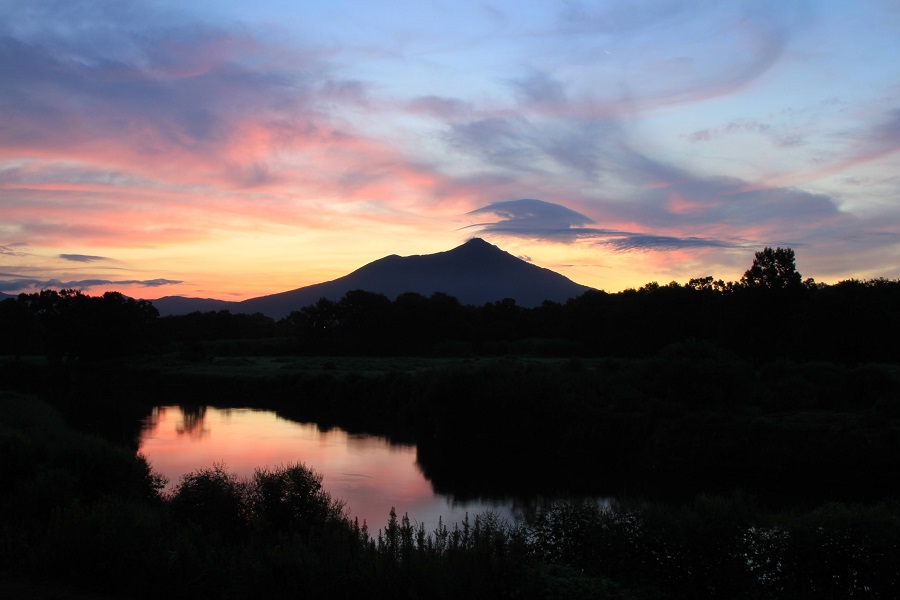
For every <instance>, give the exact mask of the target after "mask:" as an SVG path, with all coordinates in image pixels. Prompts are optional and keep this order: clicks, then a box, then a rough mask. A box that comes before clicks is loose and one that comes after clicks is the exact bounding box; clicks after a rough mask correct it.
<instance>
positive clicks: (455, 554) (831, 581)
mask: <svg viewBox="0 0 900 600" xmlns="http://www.w3.org/2000/svg"><path fill="white" fill-rule="evenodd" d="M0 443H2V447H3V452H2V454H0V456H2V458H0V466H2V472H3V474H4V476H3V478H2V482H3V486H2V488H0V508H2V510H0V527H2V531H3V536H2V540H3V543H2V546H0V561H2V563H0V570H2V571H4V572H5V573H7V574H9V575H10V576H11V577H13V578H14V580H16V581H21V582H27V586H26V588H27V589H39V590H44V589H51V590H75V591H76V592H77V594H73V597H84V596H86V597H88V598H92V597H100V596H101V595H107V594H109V595H112V596H113V597H116V598H149V597H158V596H159V594H160V593H164V594H165V595H166V596H167V597H172V598H196V597H198V596H205V597H222V598H249V597H260V596H264V597H267V598H289V597H290V598H294V597H297V596H298V595H305V596H307V597H324V596H326V595H327V596H328V597H337V598H342V597H348V598H349V597H359V595H362V594H365V595H367V596H369V597H387V596H390V597H392V598H418V597H423V596H427V597H434V598H461V597H466V598H497V597H520V598H555V597H566V598H647V599H651V598H700V597H714V598H770V597H791V598H819V597H850V596H854V595H860V594H863V595H866V596H867V597H873V598H890V597H896V593H897V591H898V589H900V570H898V568H897V565H898V564H900V550H898V547H897V543H896V542H897V539H900V507H898V505H897V502H896V501H889V500H888V501H879V502H874V503H864V504H863V503H841V502H838V503H835V502H826V503H822V504H819V505H817V506H814V507H801V506H797V507H794V508H792V509H789V510H780V511H771V510H768V509H765V508H764V507H761V506H759V505H758V504H757V503H756V501H755V500H754V499H753V498H752V497H750V496H747V495H740V494H738V495H731V496H707V495H700V496H696V497H695V498H693V499H692V500H690V501H687V502H681V503H668V504H662V503H652V502H650V503H647V502H643V503H637V504H634V505H628V506H626V505H622V506H618V507H613V509H605V508H602V507H598V506H596V505H584V504H563V505H558V506H555V507H551V508H549V509H547V510H545V511H542V512H541V513H540V514H537V515H534V516H533V517H532V518H531V519H530V520H529V521H528V522H527V523H525V524H524V525H510V524H509V523H505V522H502V521H498V520H497V519H496V518H495V517H493V516H491V515H489V514H485V515H478V516H474V515H473V516H472V518H471V519H470V520H468V521H466V522H464V523H461V524H458V525H455V526H451V527H438V528H437V529H436V530H434V531H425V530H424V529H420V528H416V527H415V526H413V525H411V524H410V521H409V520H407V519H405V518H404V517H403V516H400V515H390V516H389V517H386V524H385V525H384V526H382V527H381V528H379V529H378V530H376V529H375V528H374V527H372V528H370V529H368V530H366V529H362V528H360V527H359V525H358V524H355V523H351V522H349V521H347V520H346V519H343V518H342V517H341V516H340V512H339V502H337V499H331V498H330V497H328V496H327V495H323V494H322V491H321V488H320V487H318V486H317V485H316V482H317V480H316V476H315V474H314V473H311V472H309V471H307V470H304V469H300V468H296V467H287V468H285V469H281V470H276V471H267V472H262V473H260V474H258V475H257V476H255V477H254V478H253V479H252V480H240V479H237V478H235V477H233V476H231V475H230V474H229V473H228V472H227V470H226V469H222V468H210V469H201V470H200V471H197V472H195V473H194V474H192V475H191V476H189V477H188V478H186V479H185V480H184V481H182V482H181V484H180V485H179V487H178V488H177V489H176V490H175V492H173V494H171V495H167V496H160V495H159V493H158V492H159V489H160V488H159V481H158V480H157V479H154V477H153V476H152V473H150V472H149V470H148V469H147V468H146V463H144V462H143V461H142V460H141V459H140V458H139V457H135V456H134V455H133V454H131V453H129V452H128V451H123V450H124V449H122V448H121V447H117V446H114V445H111V444H109V443H108V442H104V441H102V440H98V439H97V438H95V437H92V436H87V435H85V434H83V433H79V432H76V431H74V430H71V429H70V428H69V427H67V426H66V425H65V423H64V422H63V420H62V419H61V417H60V416H59V415H58V414H57V413H56V412H55V411H53V410H52V409H50V408H49V407H47V406H45V405H44V404H43V403H42V402H41V401H39V400H37V399H36V398H34V397H33V396H31V397H30V396H24V395H18V394H10V393H2V394H0ZM305 507H306V508H305ZM308 507H319V508H318V509H317V510H312V511H311V510H309V508H308ZM31 582H37V584H38V587H37V588H33V587H32V585H33V584H32V583H31ZM45 586H50V587H45ZM95 595H96V596H95ZM61 597H68V596H61Z"/></svg>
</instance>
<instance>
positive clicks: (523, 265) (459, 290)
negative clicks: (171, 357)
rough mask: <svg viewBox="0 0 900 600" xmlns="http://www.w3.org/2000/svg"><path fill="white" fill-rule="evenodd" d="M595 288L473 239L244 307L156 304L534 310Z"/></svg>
mask: <svg viewBox="0 0 900 600" xmlns="http://www.w3.org/2000/svg"><path fill="white" fill-rule="evenodd" d="M589 289H591V288H589V287H587V286H584V285H580V284H578V283H575V282H574V281H572V280H571V279H568V278H567V277H564V276H562V275H560V274H559V273H556V272H554V271H551V270H550V269H544V268H542V267H538V266H535V265H532V264H530V263H528V262H526V261H524V260H522V259H519V258H516V257H515V256H513V255H511V254H509V253H508V252H505V251H503V250H501V249H500V248H498V247H497V246H494V245H493V244H489V243H488V242H486V241H484V240H482V239H480V238H473V239H471V240H469V241H468V242H466V243H465V244H463V245H461V246H458V247H456V248H454V249H452V250H448V251H446V252H438V253H436V254H424V255H414V256H398V255H396V254H392V255H390V256H385V257H384V258H381V259H378V260H376V261H373V262H371V263H369V264H367V265H365V266H363V267H360V268H359V269H357V270H355V271H353V272H352V273H349V274H348V275H344V276H343V277H339V278H337V279H335V280H333V281H326V282H324V283H317V284H314V285H309V286H306V287H302V288H298V289H296V290H291V291H288V292H281V293H278V294H271V295H269V296H260V297H258V298H250V299H249V300H244V301H242V302H225V301H220V300H209V299H199V298H181V297H173V296H169V297H166V298H160V299H159V300H154V301H153V305H154V306H156V308H157V310H159V312H160V314H162V315H167V314H185V313H187V312H192V311H195V310H201V311H202V310H221V309H223V308H224V309H226V310H229V311H231V312H233V313H256V312H261V313H263V314H265V315H267V316H270V317H273V318H275V319H280V318H282V317H285V316H287V315H288V314H290V313H291V312H292V311H295V310H299V309H300V308H302V307H304V306H308V305H310V304H315V303H316V302H317V301H318V300H319V299H320V298H328V299H329V300H339V299H340V298H342V297H343V296H344V295H345V294H346V293H347V292H349V291H352V290H365V291H367V292H375V293H379V294H384V295H385V296H387V297H388V298H390V299H391V300H393V299H395V298H396V297H397V296H399V295H400V294H403V293H405V292H415V293H418V294H421V295H423V296H431V295H432V294H434V293H435V292H442V293H445V294H448V295H450V296H454V297H455V298H457V299H458V300H459V301H460V302H461V303H462V304H471V305H476V306H481V305H483V304H486V303H488V302H496V301H498V300H503V299H504V298H512V299H514V300H515V301H516V304H518V305H520V306H525V307H533V306H538V305H540V304H541V303H542V302H543V301H545V300H552V301H555V302H565V301H566V300H567V299H569V298H574V297H575V296H578V295H580V294H582V293H584V292H586V291H587V290H589ZM204 306H210V308H204Z"/></svg>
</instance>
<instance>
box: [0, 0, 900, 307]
mask: <svg viewBox="0 0 900 600" xmlns="http://www.w3.org/2000/svg"><path fill="white" fill-rule="evenodd" d="M898 33H900V3H898V2H896V1H895V0H858V1H855V2H832V1H830V0H816V1H811V0H810V1H804V0H795V1H791V2H784V1H783V0H778V1H777V2H769V1H767V0H752V1H740V0H731V1H728V2H722V1H712V0H710V1H700V0H698V1H688V0H604V1H596V2H588V1H585V2H580V1H577V0H572V1H557V2H532V1H528V0H526V1H523V0H517V1H516V2H504V1H490V0H488V1H484V2H468V1H466V0H455V1H453V2H443V1H437V0H435V1H423V0H417V1H415V2H411V1H410V2H407V1H405V0H401V1H392V2H390V3H387V2H361V1H346V0H330V1H329V2H297V1H296V0H291V1H288V0H256V1H254V2H246V1H231V0H219V1H209V2H200V1H198V2H190V3H187V2H182V1H175V0H141V1H134V0H90V1H81V0H29V1H28V2H21V1H18V0H0V292H5V293H10V294H12V293H20V292H33V291H37V290H40V289H46V288H56V289H59V288H61V287H66V288H77V289H81V290H84V291H85V292H86V293H89V294H100V293H103V292H104V291H107V290H117V291H120V292H122V293H125V294H127V295H130V296H133V297H137V298H146V299H152V298H158V297H162V296H169V295H182V296H193V297H205V298H220V299H224V300H241V299H245V298H251V297H256V296H261V295H266V294H270V293H276V292H281V291H286V290H290V289H295V288H298V287H302V286H305V285H310V284H314V283H319V282H322V281H328V280H331V279H335V278H337V277H340V276H342V275H345V274H347V273H349V272H350V271H352V270H354V269H357V268H359V267H361V266H363V265H364V264H367V263H369V262H371V261H373V260H376V259H378V258H381V257H383V256H386V255H389V254H399V255H402V256H408V255H413V254H429V253H433V252H440V251H444V250H449V249H451V248H453V247H455V246H458V245H459V244H462V243H464V242H465V241H466V240H468V239H470V238H472V237H481V238H484V239H486V240H487V241H489V242H491V243H493V244H495V245H497V246H499V247H500V248H502V249H504V250H506V251H508V252H510V253H511V254H513V255H515V256H519V257H521V258H523V259H525V260H528V261H531V262H532V263H534V264H537V265H539V266H542V267H546V268H549V269H553V270H555V271H557V272H559V273H562V274H563V275H566V276H567V277H569V278H571V279H573V280H575V281H577V282H579V283H582V284H585V285H589V286H593V287H596V288H599V289H604V290H607V291H610V292H614V291H618V290H622V289H626V288H629V287H635V288H636V287H640V286H642V285H644V284H646V283H648V282H651V281H657V282H659V283H661V284H665V283H668V282H670V281H678V282H681V283H686V282H687V281H688V280H689V279H691V278H694V277H704V276H707V275H712V276H714V277H716V278H717V279H718V278H721V279H724V280H726V281H728V280H737V279H739V278H740V277H741V275H742V273H743V272H744V271H745V270H746V269H747V268H749V267H750V265H751V264H752V261H753V255H754V252H756V251H759V250H761V249H762V248H763V247H766V246H772V247H775V246H782V247H784V246H789V247H791V248H793V249H794V251H795V253H796V256H797V268H798V270H799V271H800V272H801V274H802V275H803V277H804V278H807V277H813V278H814V279H815V280H816V281H820V282H826V283H835V282H837V281H840V280H844V279H849V278H859V279H863V278H871V277H888V278H897V277H900V194H898V191H900V60H897V57H900V35H898Z"/></svg>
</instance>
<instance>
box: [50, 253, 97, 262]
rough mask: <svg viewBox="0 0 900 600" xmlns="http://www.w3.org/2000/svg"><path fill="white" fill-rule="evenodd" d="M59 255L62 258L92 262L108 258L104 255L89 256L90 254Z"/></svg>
mask: <svg viewBox="0 0 900 600" xmlns="http://www.w3.org/2000/svg"><path fill="white" fill-rule="evenodd" d="M59 257H60V258H61V259H63V260H69V261H72V262H82V263H92V262H97V261H98V260H109V259H108V258H106V257H105V256H91V255H90V254H60V255H59Z"/></svg>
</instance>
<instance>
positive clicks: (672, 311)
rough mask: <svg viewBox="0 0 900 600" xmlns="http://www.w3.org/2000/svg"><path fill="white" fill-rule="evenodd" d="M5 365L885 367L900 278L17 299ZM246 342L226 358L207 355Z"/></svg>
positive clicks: (765, 273)
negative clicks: (624, 362) (475, 301)
mask: <svg viewBox="0 0 900 600" xmlns="http://www.w3.org/2000/svg"><path fill="white" fill-rule="evenodd" d="M0 325H2V327H3V330H4V331H6V332H7V334H6V335H5V336H4V339H3V341H2V344H3V348H2V351H3V352H4V353H5V354H17V355H18V354H23V353H24V354H29V353H31V354H34V353H41V354H47V355H48V356H51V357H54V358H64V357H66V358H95V357H104V356H122V355H129V354H138V353H142V352H151V351H163V350H168V349H172V348H182V349H183V350H184V353H185V356H190V357H193V358H197V359H202V358H203V357H204V356H206V355H208V354H209V353H210V352H214V353H215V352H236V350H234V348H238V349H239V350H240V352H242V353H245V354H309V355H315V354H336V355H341V354H360V355H404V354H406V355H413V354H424V355H469V354H476V355H477V354H482V355H496V354H533V355H553V356H622V357H641V356H650V355H653V354H655V353H656V352H658V351H659V350H660V349H662V348H665V347H666V346H669V345H671V344H678V343H684V342H688V341H698V342H706V343H710V344H714V345H715V346H718V347H720V348H722V349H724V350H727V351H730V352H732V353H734V354H735V355H737V356H739V357H741V358H746V359H751V360H754V361H767V360H771V359H773V358H791V359H798V360H833V361H840V362H873V361H875V362H892V361H897V360H900V346H897V345H896V344H894V343H893V342H892V340H894V339H896V336H897V334H898V332H900V280H896V279H893V280H892V279H884V278H878V279H868V280H857V279H850V280H846V281H841V282H840V283H837V284H834V285H827V284H821V283H816V282H815V281H814V280H812V279H806V280H803V279H802V277H801V275H800V273H799V272H798V271H797V269H796V265H795V257H794V252H793V250H792V249H790V248H774V249H773V248H765V249H764V250H762V251H760V252H757V253H756V255H755V258H754V261H753V264H752V266H751V267H750V268H749V269H748V270H747V271H746V272H745V274H744V276H743V277H742V278H741V280H740V281H736V282H725V281H723V280H716V279H714V278H713V277H711V276H707V277H702V278H695V279H691V280H690V281H688V282H687V283H685V284H680V283H678V282H674V281H673V282H671V283H669V284H665V285H660V284H658V283H656V282H652V283H648V284H646V285H644V286H642V287H640V288H639V289H627V290H624V291H622V292H616V293H607V292H604V291H600V290H596V291H589V292H586V293H584V294H582V295H580V296H578V297H576V298H572V299H570V300H568V301H567V302H565V303H557V302H550V301H547V302H544V303H543V304H542V305H541V306H538V307H535V308H525V307H522V306H519V305H517V304H516V302H515V300H513V299H509V298H507V299H504V300H500V301H497V302H491V303H487V304H485V305H483V306H471V305H463V304H461V303H460V302H459V301H458V300H457V299H456V298H454V297H452V296H449V295H447V294H443V293H435V294H433V295H431V296H429V297H426V296H423V295H420V294H417V293H405V294H401V295H400V296H398V297H397V298H396V299H394V300H391V299H389V298H387V297H386V296H384V295H382V294H377V293H373V292H366V291H362V290H355V291H350V292H348V293H347V294H346V295H345V296H344V297H343V298H341V299H340V300H337V301H335V300H329V299H326V298H322V299H320V300H319V301H318V302H316V303H315V304H312V305H309V306H304V307H298V310H296V311H294V312H292V313H291V314H290V315H288V316H287V317H285V318H283V319H280V320H277V321H276V320H274V319H272V318H269V317H266V316H265V315H262V314H259V313H257V314H252V315H247V314H232V313H230V312H228V311H224V310H223V311H218V312H214V311H213V312H206V313H201V312H195V313H191V314H188V315H183V316H168V317H162V318H161V317H159V316H158V313H157V311H156V309H155V308H154V307H153V306H152V304H151V303H150V302H147V301H143V300H133V299H131V298H127V297H125V296H122V295H121V294H119V293H116V292H108V293H106V294H104V295H103V296H101V297H90V296H87V295H84V294H82V293H81V292H78V291H74V290H62V291H60V292H57V291H53V290H45V291H42V292H40V293H35V294H22V295H20V296H18V297H17V298H15V299H8V300H6V301H4V302H2V303H0ZM222 340H242V341H243V343H242V344H238V345H237V346H235V345H234V344H232V345H231V346H230V347H231V348H232V350H228V348H229V346H227V345H222V344H218V345H217V344H216V342H220V341H222Z"/></svg>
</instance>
